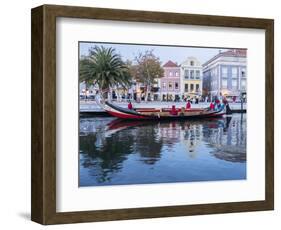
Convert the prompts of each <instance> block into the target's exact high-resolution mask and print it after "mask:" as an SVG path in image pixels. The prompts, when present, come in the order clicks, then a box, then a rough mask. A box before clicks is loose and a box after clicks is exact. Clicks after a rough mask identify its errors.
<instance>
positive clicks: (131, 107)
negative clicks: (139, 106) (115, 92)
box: [128, 101, 133, 110]
mask: <svg viewBox="0 0 281 230" xmlns="http://www.w3.org/2000/svg"><path fill="white" fill-rule="evenodd" d="M128 109H130V110H132V109H133V105H132V103H131V101H129V104H128Z"/></svg>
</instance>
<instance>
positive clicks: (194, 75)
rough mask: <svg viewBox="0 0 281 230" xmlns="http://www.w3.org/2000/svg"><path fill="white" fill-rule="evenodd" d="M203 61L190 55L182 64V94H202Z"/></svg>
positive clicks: (190, 95) (190, 96)
mask: <svg viewBox="0 0 281 230" xmlns="http://www.w3.org/2000/svg"><path fill="white" fill-rule="evenodd" d="M202 71H203V68H202V65H201V63H200V62H199V61H198V60H197V58H195V57H188V58H187V59H186V60H185V61H184V62H183V63H181V65H180V75H181V94H182V95H184V96H185V97H189V98H193V97H196V96H201V95H202V78H203V74H202Z"/></svg>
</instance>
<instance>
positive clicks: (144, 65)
mask: <svg viewBox="0 0 281 230" xmlns="http://www.w3.org/2000/svg"><path fill="white" fill-rule="evenodd" d="M135 61H136V65H134V66H132V68H131V70H130V71H131V73H132V74H133V75H134V76H135V78H136V80H137V81H139V82H141V83H143V84H144V86H145V98H146V100H147V97H148V93H150V92H151V87H152V86H153V84H155V83H156V81H155V79H156V78H161V77H163V74H164V70H163V68H162V67H161V62H160V59H159V58H158V57H156V56H155V55H154V54H153V50H147V51H145V53H144V54H143V53H139V55H138V56H137V57H136V58H135Z"/></svg>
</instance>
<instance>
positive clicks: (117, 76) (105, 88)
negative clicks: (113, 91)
mask: <svg viewBox="0 0 281 230" xmlns="http://www.w3.org/2000/svg"><path fill="white" fill-rule="evenodd" d="M79 67H80V70H79V78H80V81H81V82H85V83H86V84H93V85H98V87H99V89H100V90H101V91H102V94H103V95H104V94H105V93H108V92H109V89H110V88H113V87H122V88H128V87H129V86H130V84H131V79H132V77H131V74H130V71H129V68H128V66H127V65H126V64H125V63H124V62H123V61H122V59H121V57H120V55H118V54H116V53H115V49H114V48H112V47H110V48H105V47H103V46H101V47H99V46H95V47H94V48H91V49H90V50H89V55H88V56H87V57H84V58H81V60H80V63H79ZM105 95H106V94H105ZM105 95H104V96H105Z"/></svg>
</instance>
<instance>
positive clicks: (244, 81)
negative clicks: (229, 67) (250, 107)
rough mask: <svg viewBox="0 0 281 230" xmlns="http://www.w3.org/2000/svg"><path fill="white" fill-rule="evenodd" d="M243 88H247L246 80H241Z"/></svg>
mask: <svg viewBox="0 0 281 230" xmlns="http://www.w3.org/2000/svg"><path fill="white" fill-rule="evenodd" d="M241 89H243V90H245V89H246V80H241Z"/></svg>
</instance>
